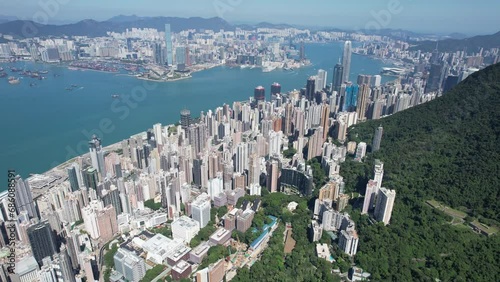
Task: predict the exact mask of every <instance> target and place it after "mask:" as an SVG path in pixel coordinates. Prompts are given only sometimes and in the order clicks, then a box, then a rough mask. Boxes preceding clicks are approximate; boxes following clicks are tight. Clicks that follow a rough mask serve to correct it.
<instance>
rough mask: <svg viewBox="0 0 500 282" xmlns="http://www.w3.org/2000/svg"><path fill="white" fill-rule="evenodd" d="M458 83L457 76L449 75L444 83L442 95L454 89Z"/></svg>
mask: <svg viewBox="0 0 500 282" xmlns="http://www.w3.org/2000/svg"><path fill="white" fill-rule="evenodd" d="M458 82H459V77H458V75H449V76H448V77H447V78H446V80H445V83H444V87H443V93H446V92H448V91H450V90H451V89H452V88H453V87H455V86H456V85H457V84H458Z"/></svg>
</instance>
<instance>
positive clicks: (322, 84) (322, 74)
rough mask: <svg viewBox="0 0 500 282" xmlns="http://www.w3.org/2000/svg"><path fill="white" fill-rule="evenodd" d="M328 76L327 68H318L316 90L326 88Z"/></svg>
mask: <svg viewBox="0 0 500 282" xmlns="http://www.w3.org/2000/svg"><path fill="white" fill-rule="evenodd" d="M327 77H328V73H327V72H326V71H325V70H322V69H320V70H318V79H317V80H316V89H315V90H316V92H320V91H321V90H323V89H325V88H326V79H327Z"/></svg>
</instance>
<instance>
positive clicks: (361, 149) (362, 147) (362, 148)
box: [354, 142, 366, 162]
mask: <svg viewBox="0 0 500 282" xmlns="http://www.w3.org/2000/svg"><path fill="white" fill-rule="evenodd" d="M365 155H366V143H365V142H359V144H358V148H357V149H356V157H355V158H354V159H355V160H357V161H359V162H361V161H362V160H363V158H364V157H365Z"/></svg>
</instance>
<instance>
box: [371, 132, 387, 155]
mask: <svg viewBox="0 0 500 282" xmlns="http://www.w3.org/2000/svg"><path fill="white" fill-rule="evenodd" d="M383 133H384V128H383V127H382V126H379V127H377V129H375V135H374V136H373V143H372V152H376V151H378V150H380V143H381V142H382V134H383Z"/></svg>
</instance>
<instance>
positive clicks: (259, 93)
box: [253, 86, 266, 103]
mask: <svg viewBox="0 0 500 282" xmlns="http://www.w3.org/2000/svg"><path fill="white" fill-rule="evenodd" d="M253 97H254V99H255V101H256V102H257V103H258V102H259V101H265V100H266V90H265V89H264V87H262V86H257V87H256V88H255V90H254V93H253Z"/></svg>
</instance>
